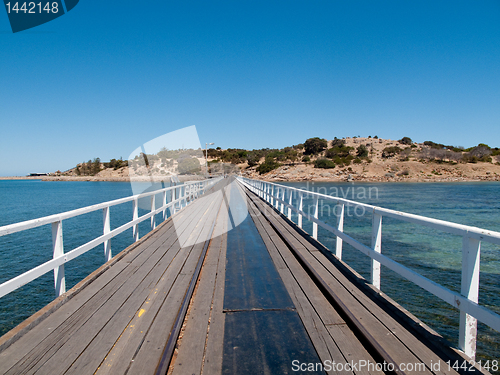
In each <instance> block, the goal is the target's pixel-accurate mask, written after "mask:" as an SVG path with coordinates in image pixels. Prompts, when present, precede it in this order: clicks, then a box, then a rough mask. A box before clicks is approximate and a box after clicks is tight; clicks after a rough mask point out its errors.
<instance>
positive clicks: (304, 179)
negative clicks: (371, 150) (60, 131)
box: [0, 175, 500, 183]
mask: <svg viewBox="0 0 500 375" xmlns="http://www.w3.org/2000/svg"><path fill="white" fill-rule="evenodd" d="M197 177H198V179H202V178H201V177H199V176H197ZM251 178H253V179H256V180H261V181H266V182H275V183H279V182H331V183H345V182H349V183H355V182H361V183H433V182H434V183H445V182H447V183H450V182H451V183H454V182H456V183H460V182H462V183H463V182H500V176H495V175H493V176H481V177H476V178H468V177H445V178H438V176H436V178H415V177H361V178H360V176H355V177H353V178H351V179H349V178H348V177H347V178H338V177H337V178H331V177H324V176H307V177H299V178H288V176H287V177H271V178H269V177H266V176H264V177H263V178H262V177H261V176H251ZM179 179H180V180H181V181H192V180H193V179H194V178H193V176H189V177H187V176H186V177H184V176H180V177H179ZM22 180H38V181H44V182H51V181H68V182H69V181H72V182H151V180H150V179H148V178H135V179H133V180H132V181H131V180H130V178H128V177H98V176H82V177H76V176H4V177H0V181H22ZM162 181H163V182H165V181H168V182H170V178H155V179H154V180H153V182H162Z"/></svg>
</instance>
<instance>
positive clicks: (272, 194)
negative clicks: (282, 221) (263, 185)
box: [271, 185, 274, 207]
mask: <svg viewBox="0 0 500 375" xmlns="http://www.w3.org/2000/svg"><path fill="white" fill-rule="evenodd" d="M271 187H272V189H271V206H273V207H274V185H271Z"/></svg>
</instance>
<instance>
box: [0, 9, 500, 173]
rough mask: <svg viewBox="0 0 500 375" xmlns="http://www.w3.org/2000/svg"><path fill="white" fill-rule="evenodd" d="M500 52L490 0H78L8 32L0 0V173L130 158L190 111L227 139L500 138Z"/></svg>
mask: <svg viewBox="0 0 500 375" xmlns="http://www.w3.org/2000/svg"><path fill="white" fill-rule="evenodd" d="M499 68H500V1H498V0H494V1H437V2H436V1H418V2H409V1H355V0H354V1H290V0H287V1H275V2H269V1H265V2H264V1H251V2H236V1H231V2H225V1H210V2H208V1H203V2H202V1H182V2H180V1H176V2H173V1H151V2H137V1H115V0H106V1H102V2H95V1H88V0H81V1H80V3H79V4H78V5H77V6H76V7H75V8H74V9H73V10H72V11H71V12H69V13H68V14H66V15H64V16H63V17H60V18H58V19H56V20H54V21H52V22H49V23H47V24H44V25H41V26H39V27H36V28H33V29H30V30H27V31H23V32H20V33H17V34H12V32H11V30H10V26H9V23H8V19H7V14H6V12H5V11H4V10H3V9H0V134H1V136H0V158H1V160H2V161H3V162H2V164H1V165H0V175H4V176H5V175H24V174H27V173H30V172H34V171H36V172H51V171H55V170H58V169H60V170H65V169H68V168H70V167H73V166H74V165H75V164H76V163H78V162H82V161H86V160H88V159H91V158H94V157H100V158H101V160H109V159H111V158H118V157H120V156H122V157H124V158H126V157H127V156H128V155H129V154H130V152H131V151H133V150H134V149H136V148H137V147H138V146H140V145H141V144H143V143H145V142H147V141H149V140H151V139H153V138H156V137H158V136H161V135H163V134H165V133H168V132H170V131H174V130H177V129H180V128H184V127H186V126H190V125H196V127H197V129H198V134H199V137H200V141H201V143H202V144H205V142H215V146H220V147H222V148H227V147H237V148H247V149H253V148H262V147H270V148H279V147H284V146H288V145H292V144H297V143H301V142H304V141H305V139H307V138H309V137H314V136H319V137H324V138H328V139H332V138H333V137H335V136H336V137H344V136H357V135H360V136H368V135H372V136H374V135H378V136H379V137H382V138H391V139H399V138H401V137H403V136H409V137H411V138H412V139H413V140H416V141H425V140H432V141H435V142H440V143H446V144H453V145H456V146H458V145H460V146H466V147H469V146H473V145H476V144H478V143H479V142H485V143H488V144H489V145H490V146H497V147H500V69H499ZM215 146H214V147H215Z"/></svg>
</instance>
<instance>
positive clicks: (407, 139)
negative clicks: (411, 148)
mask: <svg viewBox="0 0 500 375" xmlns="http://www.w3.org/2000/svg"><path fill="white" fill-rule="evenodd" d="M399 143H401V144H402V145H411V144H412V143H413V142H412V140H411V138H410V137H403V138H401V139H400V140H399Z"/></svg>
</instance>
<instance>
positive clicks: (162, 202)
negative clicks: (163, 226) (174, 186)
mask: <svg viewBox="0 0 500 375" xmlns="http://www.w3.org/2000/svg"><path fill="white" fill-rule="evenodd" d="M161 198H162V199H161V206H162V207H165V206H166V205H167V191H166V190H164V191H163V193H162V197H161ZM165 220H167V208H166V207H165V208H164V209H163V221H165Z"/></svg>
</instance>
